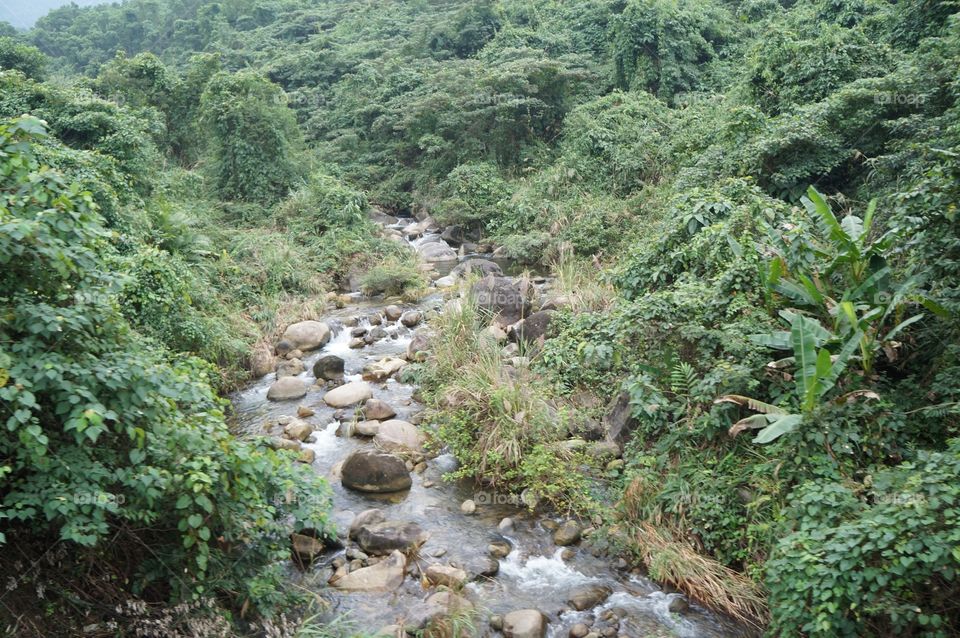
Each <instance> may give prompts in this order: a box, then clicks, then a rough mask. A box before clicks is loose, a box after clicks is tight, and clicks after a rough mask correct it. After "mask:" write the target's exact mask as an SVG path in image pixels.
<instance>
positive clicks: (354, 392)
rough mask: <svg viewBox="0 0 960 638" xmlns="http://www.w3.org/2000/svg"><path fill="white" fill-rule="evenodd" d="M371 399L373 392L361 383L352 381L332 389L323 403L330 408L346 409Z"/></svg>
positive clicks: (324, 397) (367, 385)
mask: <svg viewBox="0 0 960 638" xmlns="http://www.w3.org/2000/svg"><path fill="white" fill-rule="evenodd" d="M372 397H373V390H372V389H371V388H370V386H369V384H367V383H364V382H363V381H354V382H352V383H347V384H345V385H342V386H340V387H339V388H334V389H333V390H330V391H329V392H327V393H326V394H325V395H323V401H324V403H326V404H327V405H329V406H330V407H331V408H346V407H349V406H351V405H356V404H357V403H360V402H361V401H366V400H367V399H370V398H372Z"/></svg>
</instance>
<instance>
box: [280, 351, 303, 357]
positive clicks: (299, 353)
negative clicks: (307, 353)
mask: <svg viewBox="0 0 960 638" xmlns="http://www.w3.org/2000/svg"><path fill="white" fill-rule="evenodd" d="M284 358H285V359H303V350H291V351H290V352H288V353H287V354H286V355H285V356H284Z"/></svg>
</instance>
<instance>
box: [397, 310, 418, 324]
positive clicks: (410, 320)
mask: <svg viewBox="0 0 960 638" xmlns="http://www.w3.org/2000/svg"><path fill="white" fill-rule="evenodd" d="M421 321H423V313H422V312H420V311H419V310H408V311H406V312H405V313H403V314H402V315H400V323H402V324H403V325H405V326H406V327H408V328H413V327H414V326H415V325H417V324H418V323H420V322H421Z"/></svg>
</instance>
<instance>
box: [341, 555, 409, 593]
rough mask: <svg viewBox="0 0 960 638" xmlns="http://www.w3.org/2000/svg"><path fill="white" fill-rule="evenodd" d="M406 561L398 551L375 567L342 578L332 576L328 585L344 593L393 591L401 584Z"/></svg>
mask: <svg viewBox="0 0 960 638" xmlns="http://www.w3.org/2000/svg"><path fill="white" fill-rule="evenodd" d="M406 564H407V559H406V557H405V556H404V555H403V554H402V553H401V552H399V551H393V552H392V553H391V554H390V556H389V558H388V559H387V560H384V561H380V562H379V563H377V564H376V565H372V566H370V567H364V568H362V569H358V570H356V571H354V572H350V573H349V574H346V575H344V576H339V577H338V576H334V578H333V579H331V581H330V584H331V585H332V586H334V587H336V588H337V589H342V590H346V591H393V590H394V589H397V588H398V587H400V585H402V584H403V574H404V570H405V569H406Z"/></svg>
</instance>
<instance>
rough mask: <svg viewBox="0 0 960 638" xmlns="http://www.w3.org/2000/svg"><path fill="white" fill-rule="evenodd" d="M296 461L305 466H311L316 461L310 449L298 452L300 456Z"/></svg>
mask: <svg viewBox="0 0 960 638" xmlns="http://www.w3.org/2000/svg"><path fill="white" fill-rule="evenodd" d="M297 460H298V461H300V462H301V463H306V464H307V465H313V462H314V461H316V460H317V453H316V452H314V451H313V450H311V449H310V448H304V449H302V450H300V456H298V457H297Z"/></svg>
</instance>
